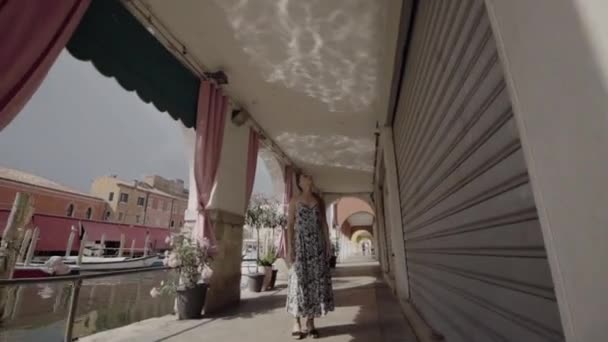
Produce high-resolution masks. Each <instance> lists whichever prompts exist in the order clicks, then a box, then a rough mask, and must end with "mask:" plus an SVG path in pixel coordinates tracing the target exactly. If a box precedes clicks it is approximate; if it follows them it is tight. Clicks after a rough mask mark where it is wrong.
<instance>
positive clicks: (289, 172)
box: [277, 165, 293, 258]
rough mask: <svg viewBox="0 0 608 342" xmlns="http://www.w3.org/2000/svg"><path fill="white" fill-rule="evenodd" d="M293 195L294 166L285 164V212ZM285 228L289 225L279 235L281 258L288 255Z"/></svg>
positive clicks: (278, 251) (278, 253)
mask: <svg viewBox="0 0 608 342" xmlns="http://www.w3.org/2000/svg"><path fill="white" fill-rule="evenodd" d="M291 197H293V168H292V167H291V166H289V165H287V166H285V195H284V196H283V205H284V210H285V213H287V209H288V207H289V201H291ZM285 228H287V227H283V229H281V236H280V237H279V247H278V248H277V256H278V257H279V258H285V256H286V255H287V232H286V231H285Z"/></svg>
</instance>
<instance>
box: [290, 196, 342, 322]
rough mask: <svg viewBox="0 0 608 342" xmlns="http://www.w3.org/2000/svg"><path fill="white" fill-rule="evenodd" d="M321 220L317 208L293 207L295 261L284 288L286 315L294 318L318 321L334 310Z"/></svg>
mask: <svg viewBox="0 0 608 342" xmlns="http://www.w3.org/2000/svg"><path fill="white" fill-rule="evenodd" d="M321 217H322V216H321V213H320V210H319V208H318V206H317V205H315V206H313V207H308V206H307V205H306V204H303V203H299V202H298V203H297V204H296V218H295V227H294V241H293V246H294V250H295V260H294V263H293V266H292V267H291V269H290V270H289V280H288V287H287V312H289V313H290V314H292V315H293V316H295V317H308V318H312V317H320V316H324V315H326V314H327V313H328V312H329V311H333V310H334V298H333V291H332V287H331V273H330V268H329V260H328V256H326V252H325V238H324V236H323V232H322V231H321Z"/></svg>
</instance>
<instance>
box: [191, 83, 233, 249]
mask: <svg viewBox="0 0 608 342" xmlns="http://www.w3.org/2000/svg"><path fill="white" fill-rule="evenodd" d="M227 106H228V99H227V97H226V96H224V95H223V93H222V90H221V89H220V88H218V87H216V86H215V85H214V84H213V83H211V82H209V81H202V82H201V87H200V90H199V94H198V111H197V117H196V143H195V148H194V179H195V181H196V190H197V195H198V215H197V217H196V223H195V225H194V230H193V236H194V238H196V239H198V240H199V242H201V243H203V242H204V241H205V240H207V241H208V243H209V248H210V250H209V252H210V253H211V254H213V253H215V252H216V249H217V242H216V240H215V234H214V232H213V224H212V222H211V220H210V219H209V217H208V215H206V214H205V209H206V208H207V205H208V204H209V200H210V199H211V192H212V190H213V185H214V184H215V177H216V174H217V169H218V166H219V163H220V155H221V151H222V142H223V138H224V124H225V121H226V116H225V112H226V109H227Z"/></svg>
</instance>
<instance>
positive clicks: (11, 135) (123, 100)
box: [0, 51, 271, 192]
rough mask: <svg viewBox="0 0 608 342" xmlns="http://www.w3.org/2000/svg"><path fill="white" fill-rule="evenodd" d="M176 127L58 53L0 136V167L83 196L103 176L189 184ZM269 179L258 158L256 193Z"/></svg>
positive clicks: (265, 187) (166, 117) (89, 67)
mask: <svg viewBox="0 0 608 342" xmlns="http://www.w3.org/2000/svg"><path fill="white" fill-rule="evenodd" d="M184 144H185V142H184V139H183V133H182V129H181V123H180V122H177V121H174V120H173V119H172V118H171V117H170V116H169V115H168V114H167V113H161V112H159V111H158V110H157V109H156V108H155V107H154V106H153V105H151V104H147V103H145V102H143V101H141V100H140V99H139V97H137V95H136V94H135V93H132V92H127V91H126V90H124V89H123V88H122V87H121V86H120V85H119V84H118V83H117V82H116V81H115V80H114V79H112V78H107V77H104V76H103V75H101V74H100V73H99V72H98V71H97V70H96V69H95V68H94V67H93V66H92V65H91V64H90V63H87V62H81V61H79V60H76V59H75V58H73V57H72V56H71V55H69V53H67V52H65V51H64V52H63V53H62V54H61V55H60V57H59V59H58V60H57V62H56V63H55V65H54V66H53V68H52V69H51V71H50V73H49V75H48V76H47V78H46V79H45V81H44V82H43V84H42V86H41V87H40V88H39V89H38V91H37V92H36V94H34V96H33V97H32V99H31V100H30V101H29V102H28V104H27V105H26V107H25V108H24V109H23V111H22V112H21V113H20V114H19V115H18V116H17V117H16V118H15V120H13V122H12V123H11V124H10V125H9V126H8V127H6V128H5V129H4V130H3V131H2V132H0V165H1V166H4V167H10V168H15V169H19V170H22V171H27V172H30V173H34V174H37V175H39V176H43V177H45V178H49V179H51V180H54V181H56V182H58V183H61V184H64V185H67V186H70V187H72V188H75V189H77V190H80V191H86V192H88V191H89V187H90V184H91V181H92V180H93V179H94V178H96V177H98V176H102V175H107V174H117V175H119V177H120V178H123V179H126V180H131V179H140V178H141V177H142V176H143V175H146V174H159V175H162V176H164V177H167V178H181V179H183V180H185V181H186V182H187V181H188V162H187V155H186V149H185V145H184ZM270 189H271V181H270V176H269V175H268V172H267V171H266V168H265V166H264V163H263V162H262V161H261V160H258V172H257V174H256V182H255V189H254V191H255V192H269V191H270Z"/></svg>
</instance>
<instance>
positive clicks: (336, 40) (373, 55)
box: [215, 0, 384, 112]
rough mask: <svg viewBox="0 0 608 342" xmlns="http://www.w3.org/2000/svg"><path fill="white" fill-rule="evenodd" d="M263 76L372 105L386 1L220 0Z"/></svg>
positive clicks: (334, 103) (335, 103)
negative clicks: (380, 28) (383, 8)
mask: <svg viewBox="0 0 608 342" xmlns="http://www.w3.org/2000/svg"><path fill="white" fill-rule="evenodd" d="M215 1H216V3H217V4H218V5H219V6H220V7H221V8H222V9H223V10H224V11H225V13H226V15H227V17H228V21H229V23H230V26H231V27H232V29H233V31H234V35H235V37H236V39H237V40H238V41H239V43H240V44H241V45H242V47H243V50H244V52H245V53H246V54H247V55H248V56H249V57H250V58H251V60H252V62H253V64H254V65H255V66H256V67H258V68H259V70H260V72H261V73H262V76H263V78H264V79H265V80H266V81H267V82H270V83H278V84H282V85H283V86H285V87H287V88H290V89H293V90H295V91H298V92H301V93H304V94H306V95H308V96H310V97H312V98H315V99H318V100H320V101H321V102H323V103H325V104H327V106H328V109H329V110H330V111H332V112H345V111H346V112H353V111H364V110H369V107H370V106H371V104H372V103H373V101H374V100H375V98H376V88H377V85H376V84H377V74H378V57H377V55H378V53H379V43H378V42H379V40H380V39H378V37H377V36H376V35H377V34H378V32H376V31H377V28H378V27H380V26H381V25H380V23H381V22H382V20H383V19H382V15H383V13H384V12H383V11H381V10H380V9H381V5H382V2H380V1H377V0H373V1H370V0H348V1H334V0H332V1H327V0H307V1H296V0H215Z"/></svg>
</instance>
